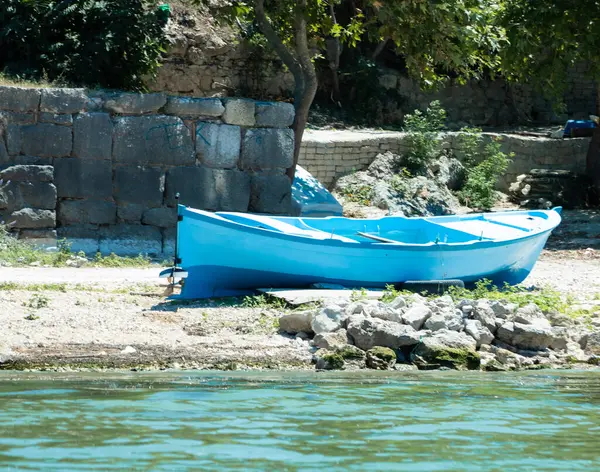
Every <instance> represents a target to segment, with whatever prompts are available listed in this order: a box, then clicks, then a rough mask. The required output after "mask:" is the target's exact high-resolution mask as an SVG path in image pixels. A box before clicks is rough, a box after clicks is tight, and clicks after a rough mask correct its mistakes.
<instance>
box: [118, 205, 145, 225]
mask: <svg viewBox="0 0 600 472" xmlns="http://www.w3.org/2000/svg"><path fill="white" fill-rule="evenodd" d="M144 210H145V207H144V205H141V204H139V203H124V204H121V203H119V206H118V207H117V218H118V219H119V221H122V222H124V223H134V224H140V223H141V222H142V214H143V213H144Z"/></svg>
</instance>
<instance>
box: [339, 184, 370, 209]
mask: <svg viewBox="0 0 600 472" xmlns="http://www.w3.org/2000/svg"><path fill="white" fill-rule="evenodd" d="M342 195H343V196H344V198H345V199H346V200H347V201H349V202H354V203H359V204H361V205H363V206H370V205H371V200H372V199H373V188H372V187H370V186H368V185H361V186H356V187H349V188H344V189H342Z"/></svg>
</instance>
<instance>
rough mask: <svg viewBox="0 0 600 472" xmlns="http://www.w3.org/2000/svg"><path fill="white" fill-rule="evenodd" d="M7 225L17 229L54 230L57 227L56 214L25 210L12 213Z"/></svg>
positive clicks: (31, 209)
mask: <svg viewBox="0 0 600 472" xmlns="http://www.w3.org/2000/svg"><path fill="white" fill-rule="evenodd" d="M6 225H7V226H9V227H11V228H16V229H21V228H23V229H38V228H54V227H55V226H56V212H54V211H51V210H39V209H34V208H23V209H21V210H17V211H14V212H12V213H11V214H10V216H9V217H8V218H7V219H6Z"/></svg>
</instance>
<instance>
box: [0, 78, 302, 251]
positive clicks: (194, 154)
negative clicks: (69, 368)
mask: <svg viewBox="0 0 600 472" xmlns="http://www.w3.org/2000/svg"><path fill="white" fill-rule="evenodd" d="M293 120H294V107H293V106H292V105H290V104H288V103H276V102H256V101H253V100H247V99H236V98H229V99H219V98H189V97H171V96H167V95H166V94H164V93H153V94H134V93H117V92H101V91H100V92H88V91H86V90H84V89H50V88H20V87H0V170H1V169H7V168H10V169H15V167H14V166H22V165H37V166H44V167H40V169H45V170H44V172H46V173H48V172H49V174H50V175H51V176H52V178H51V180H48V181H47V182H49V183H48V185H46V187H48V186H49V185H52V188H54V194H53V197H52V195H50V193H51V192H50V191H49V190H48V189H45V190H43V191H42V190H39V193H38V191H37V190H36V192H34V193H35V194H36V198H37V199H38V200H41V201H42V203H40V202H33V201H30V200H27V199H25V200H23V205H24V207H23V208H26V209H30V208H33V209H37V210H39V211H42V210H43V211H48V212H51V213H52V219H53V220H52V221H53V222H55V224H54V225H52V224H50V220H48V221H49V226H48V227H49V228H51V229H52V230H54V229H56V231H57V233H58V237H66V238H69V239H71V240H73V241H74V245H73V247H74V249H76V250H84V251H86V252H88V253H94V252H96V251H98V250H100V251H102V252H105V253H106V252H113V251H114V252H118V253H120V254H126V253H135V254H138V253H140V251H141V252H146V253H149V254H161V253H168V252H169V249H170V247H171V245H172V238H173V227H174V226H175V222H176V209H175V204H176V203H175V194H176V193H180V194H181V200H180V201H181V203H183V204H186V205H190V206H193V207H196V208H201V209H207V210H227V211H250V212H261V213H287V212H289V209H290V204H291V188H290V183H289V179H288V178H287V177H286V176H285V169H286V168H287V167H289V166H290V165H291V163H292V158H293V149H294V134H293V131H292V130H291V129H290V126H291V124H292V122H293ZM48 169H49V170H48ZM44 175H45V174H44ZM12 181H13V182H16V180H15V179H14V178H13V179H12ZM44 182H46V181H44ZM11 185H17V184H16V183H13V184H11ZM18 185H20V186H21V187H22V186H23V185H25V184H24V183H19V184H18ZM36 188H37V189H41V188H42V186H41V184H40V185H38V186H37V187H36ZM44 188H45V187H44ZM48 188H50V187H48ZM21 193H22V192H21ZM30 193H31V192H30ZM28 195H29V194H28ZM0 198H1V197H0ZM11 198H12V200H11V202H12V203H10V204H6V205H5V206H4V208H2V205H0V213H1V212H4V213H3V215H4V216H5V219H6V217H7V216H8V217H10V215H11V214H12V213H13V212H14V211H20V210H21V209H22V208H17V207H16V206H15V205H17V203H16V202H17V200H15V199H16V197H14V198H13V197H10V198H9V200H10V199H11ZM28 198H30V197H28ZM36 205H38V206H36ZM40 205H41V206H40ZM9 210H10V211H9ZM48 217H49V218H50V216H48Z"/></svg>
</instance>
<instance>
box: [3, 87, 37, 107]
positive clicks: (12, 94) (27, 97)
mask: <svg viewBox="0 0 600 472" xmlns="http://www.w3.org/2000/svg"><path fill="white" fill-rule="evenodd" d="M40 96H41V93H40V90H39V89H35V88H25V87H0V110H10V111H22V112H27V111H37V109H38V108H39V106H40Z"/></svg>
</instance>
